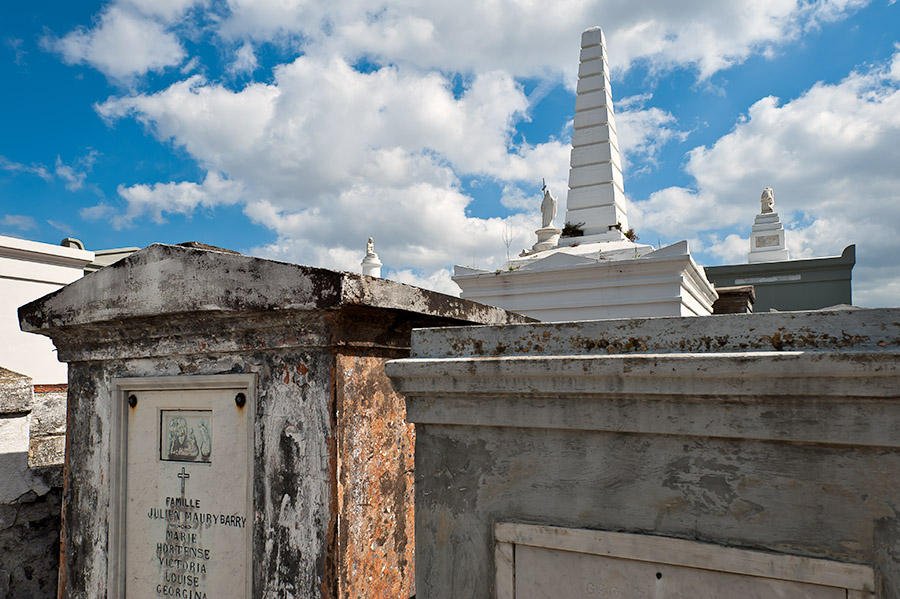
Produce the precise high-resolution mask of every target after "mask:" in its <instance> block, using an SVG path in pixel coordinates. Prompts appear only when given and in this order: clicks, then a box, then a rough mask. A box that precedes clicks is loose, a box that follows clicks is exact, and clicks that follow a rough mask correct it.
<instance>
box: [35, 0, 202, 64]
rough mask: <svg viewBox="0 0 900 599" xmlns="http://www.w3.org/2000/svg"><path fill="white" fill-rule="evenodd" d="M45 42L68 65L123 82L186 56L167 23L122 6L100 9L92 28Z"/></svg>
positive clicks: (179, 60)
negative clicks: (97, 72) (84, 66)
mask: <svg viewBox="0 0 900 599" xmlns="http://www.w3.org/2000/svg"><path fill="white" fill-rule="evenodd" d="M141 4H144V3H141ZM147 5H148V6H149V3H148V4H147ZM45 45H46V46H48V47H49V48H50V49H52V50H54V51H56V52H58V53H59V54H60V55H61V56H62V58H63V60H65V61H66V62H67V63H69V64H88V65H90V66H92V67H94V68H95V69H97V70H99V71H100V72H102V73H103V74H104V75H106V76H107V77H110V78H112V79H115V80H119V81H123V82H127V81H130V80H131V79H132V78H133V77H135V76H139V75H143V74H144V73H146V72H148V71H161V70H162V69H164V68H166V67H170V66H176V65H179V64H181V62H182V61H183V60H184V58H185V56H186V54H185V50H184V48H183V47H182V45H181V42H180V41H179V39H178V37H177V36H176V34H175V33H173V32H171V31H169V30H168V29H167V27H166V26H165V24H163V23H161V22H160V21H158V20H156V19H154V18H152V17H148V16H146V15H144V14H141V13H140V12H138V11H136V10H134V9H133V8H132V7H130V6H120V5H111V6H109V7H108V8H106V9H105V10H104V11H103V12H101V13H100V15H99V16H98V17H97V22H96V23H95V24H94V26H93V27H91V28H86V27H79V28H78V29H75V30H74V31H71V32H69V33H68V34H66V35H65V36H63V37H62V38H58V39H46V40H45Z"/></svg>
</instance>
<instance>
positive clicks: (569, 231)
mask: <svg viewBox="0 0 900 599" xmlns="http://www.w3.org/2000/svg"><path fill="white" fill-rule="evenodd" d="M582 227H584V223H566V226H565V227H563V230H562V235H561V237H583V236H584V229H583V228H582Z"/></svg>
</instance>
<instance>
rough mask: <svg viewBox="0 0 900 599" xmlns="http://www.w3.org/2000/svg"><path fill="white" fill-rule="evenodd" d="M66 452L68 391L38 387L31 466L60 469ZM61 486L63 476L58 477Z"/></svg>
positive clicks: (57, 471)
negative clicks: (40, 388)
mask: <svg viewBox="0 0 900 599" xmlns="http://www.w3.org/2000/svg"><path fill="white" fill-rule="evenodd" d="M65 452H66V391H65V390H61V389H51V390H39V391H36V392H35V394H34V406H33V408H32V410H31V427H30V431H29V442H28V466H29V467H30V468H32V469H43V470H46V471H52V472H54V473H61V472H62V470H61V467H62V464H63V462H64V461H65ZM59 483H60V486H61V480H60V481H59Z"/></svg>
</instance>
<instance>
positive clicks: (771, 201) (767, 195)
mask: <svg viewBox="0 0 900 599" xmlns="http://www.w3.org/2000/svg"><path fill="white" fill-rule="evenodd" d="M760 204H761V208H760V212H761V213H762V214H769V213H770V212H775V191H774V190H773V189H772V188H771V187H766V188H765V189H763V192H762V197H760Z"/></svg>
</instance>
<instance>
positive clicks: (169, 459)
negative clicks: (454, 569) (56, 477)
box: [19, 245, 526, 599]
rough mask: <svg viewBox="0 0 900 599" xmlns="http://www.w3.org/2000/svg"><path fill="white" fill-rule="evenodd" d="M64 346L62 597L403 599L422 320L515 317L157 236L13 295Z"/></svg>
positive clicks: (409, 580)
mask: <svg viewBox="0 0 900 599" xmlns="http://www.w3.org/2000/svg"><path fill="white" fill-rule="evenodd" d="M19 314H20V319H21V326H22V328H23V330H26V331H31V332H34V333H39V334H43V335H47V336H49V337H50V338H51V339H52V340H53V342H54V344H55V345H56V347H57V349H58V352H59V357H60V359H61V360H63V361H65V362H68V364H69V394H68V431H67V447H66V476H65V489H64V508H63V537H64V538H63V545H64V549H63V567H62V570H61V578H62V588H63V589H64V596H66V597H73V598H74V597H78V598H88V597H90V598H96V597H121V596H127V597H129V599H139V598H142V597H153V598H158V597H181V598H186V597H190V598H195V597H198V598H199V597H207V598H210V599H211V598H213V597H215V598H216V599H226V598H243V597H251V596H252V597H303V598H314V597H315V598H319V597H327V598H351V597H360V598H361V597H368V598H371V597H390V598H391V599H393V598H397V597H404V598H405V597H409V596H410V595H412V594H413V593H414V592H415V589H414V585H413V574H412V572H413V566H414V547H413V533H412V527H413V512H412V467H413V464H412V451H413V443H414V437H413V432H412V427H411V426H409V425H407V423H406V422H405V409H404V405H403V402H402V399H401V398H400V397H399V396H398V395H397V394H396V393H394V392H393V390H392V389H391V386H390V383H389V381H388V379H387V378H386V376H385V375H384V371H383V364H384V363H385V362H386V361H387V360H389V359H391V358H398V357H404V356H406V355H408V353H409V349H408V346H409V336H410V331H411V329H412V328H413V327H423V326H425V327H427V326H435V325H450V324H457V325H458V324H463V323H493V324H497V323H506V322H522V321H524V320H526V319H524V318H523V317H519V316H516V315H514V314H510V313H508V312H505V311H503V310H500V309H497V308H492V307H488V306H483V305H480V304H475V303H473V302H469V301H465V300H459V299H457V298H453V297H449V296H445V295H442V294H438V293H433V292H429V291H425V290H422V289H418V288H415V287H410V286H408V285H403V284H401V283H396V282H393V281H387V280H384V279H375V278H372V277H365V276H361V275H355V274H350V273H342V272H335V271H330V270H324V269H318V268H311V267H305V266H298V265H293V264H285V263H280V262H274V261H270V260H261V259H255V258H249V257H245V256H241V255H238V254H235V253H229V252H224V251H214V250H210V249H201V248H196V247H180V246H168V245H152V246H150V247H148V248H146V249H144V250H142V251H140V252H138V253H136V254H133V255H132V256H130V257H129V258H127V259H125V260H123V261H121V262H119V263H117V264H115V265H113V266H110V267H107V268H104V269H102V270H100V271H98V272H95V273H93V274H90V275H88V276H87V277H85V278H83V279H81V280H79V281H76V282H75V283H72V284H71V285H69V286H67V287H65V288H63V289H61V290H60V291H58V292H56V293H54V294H51V295H49V296H46V297H44V298H42V299H40V300H37V301H35V302H32V303H31V304H28V305H26V306H24V307H22V308H21V309H20V312H19Z"/></svg>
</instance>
